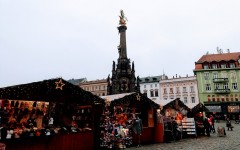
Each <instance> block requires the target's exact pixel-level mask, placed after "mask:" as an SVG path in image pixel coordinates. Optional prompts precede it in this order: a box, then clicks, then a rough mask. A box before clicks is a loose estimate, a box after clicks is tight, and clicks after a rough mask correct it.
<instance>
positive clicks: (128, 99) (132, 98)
mask: <svg viewBox="0 0 240 150" xmlns="http://www.w3.org/2000/svg"><path fill="white" fill-rule="evenodd" d="M129 103H130V104H136V103H139V104H140V105H142V106H149V105H150V106H151V107H152V108H156V109H157V108H159V105H158V104H157V103H155V102H154V101H152V100H151V99H149V98H148V97H147V96H145V95H144V94H141V93H134V94H130V95H126V96H124V97H122V98H119V99H116V100H114V101H111V104H110V106H112V107H113V106H117V105H121V104H129Z"/></svg>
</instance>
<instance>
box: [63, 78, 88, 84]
mask: <svg viewBox="0 0 240 150" xmlns="http://www.w3.org/2000/svg"><path fill="white" fill-rule="evenodd" d="M67 81H68V82H70V83H72V84H74V85H79V83H81V82H84V81H87V79H86V78H80V79H70V80H67Z"/></svg>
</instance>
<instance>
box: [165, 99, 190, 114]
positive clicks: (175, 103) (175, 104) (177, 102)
mask: <svg viewBox="0 0 240 150" xmlns="http://www.w3.org/2000/svg"><path fill="white" fill-rule="evenodd" d="M167 108H173V109H176V110H179V108H184V109H185V110H187V111H189V110H190V108H189V107H188V106H187V105H185V104H184V103H183V102H182V101H181V100H180V99H179V98H176V99H175V100H173V101H171V102H169V103H167V104H166V105H164V106H163V109H162V110H161V112H162V113H164V112H165V110H166V109H167Z"/></svg>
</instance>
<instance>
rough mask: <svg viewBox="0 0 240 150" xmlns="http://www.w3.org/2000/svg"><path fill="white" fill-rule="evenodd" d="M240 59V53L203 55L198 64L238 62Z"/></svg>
mask: <svg viewBox="0 0 240 150" xmlns="http://www.w3.org/2000/svg"><path fill="white" fill-rule="evenodd" d="M239 57H240V52H236V53H221V54H208V55H203V56H202V57H201V58H200V59H199V60H198V61H197V62H196V63H204V62H213V61H216V62H220V61H230V60H233V61H237V60H238V59H239Z"/></svg>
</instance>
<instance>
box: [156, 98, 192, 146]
mask: <svg viewBox="0 0 240 150" xmlns="http://www.w3.org/2000/svg"><path fill="white" fill-rule="evenodd" d="M189 111H190V109H189V108H188V107H187V106H186V105H185V104H184V103H183V102H182V101H181V100H180V99H179V98H177V99H175V100H173V101H171V102H169V103H167V104H166V105H164V106H163V109H162V110H161V113H162V114H163V115H164V118H163V121H164V141H165V142H169V141H172V140H175V139H176V138H181V137H182V131H183V125H182V121H183V119H184V118H186V117H187V116H188V113H189ZM173 121H174V122H176V123H177V125H174V122H173ZM177 126H178V127H179V128H180V132H181V133H180V134H181V135H175V134H176V133H178V132H174V131H177V130H176V129H175V128H178V127H177ZM184 127H185V126H184ZM176 136H180V137H176Z"/></svg>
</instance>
